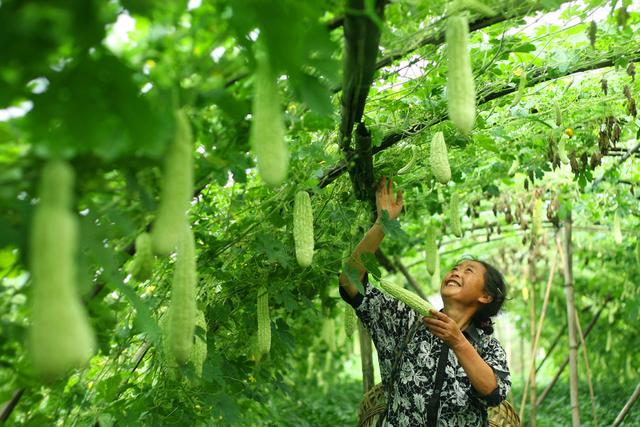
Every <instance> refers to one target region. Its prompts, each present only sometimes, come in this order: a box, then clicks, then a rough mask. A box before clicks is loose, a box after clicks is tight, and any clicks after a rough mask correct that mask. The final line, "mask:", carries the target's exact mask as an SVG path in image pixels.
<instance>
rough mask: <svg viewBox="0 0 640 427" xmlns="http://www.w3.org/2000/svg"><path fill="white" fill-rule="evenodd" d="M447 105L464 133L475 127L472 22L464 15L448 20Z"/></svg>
mask: <svg viewBox="0 0 640 427" xmlns="http://www.w3.org/2000/svg"><path fill="white" fill-rule="evenodd" d="M445 39H446V43H447V62H448V71H447V73H448V75H447V101H448V102H447V106H448V112H449V118H450V119H451V121H452V122H453V124H454V125H455V126H456V128H457V129H458V130H459V131H460V132H462V133H463V134H467V133H469V132H470V131H471V129H473V124H474V122H475V118H476V90H475V84H474V81H473V70H472V68H471V56H470V54H469V23H468V22H467V18H466V16H464V15H454V16H451V17H449V19H448V20H447V29H446V32H445Z"/></svg>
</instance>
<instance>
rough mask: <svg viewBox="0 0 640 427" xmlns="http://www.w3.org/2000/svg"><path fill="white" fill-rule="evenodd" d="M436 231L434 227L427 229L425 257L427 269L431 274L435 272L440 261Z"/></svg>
mask: <svg viewBox="0 0 640 427" xmlns="http://www.w3.org/2000/svg"><path fill="white" fill-rule="evenodd" d="M436 237H437V236H436V232H435V229H434V228H433V227H429V228H428V229H427V237H426V242H425V248H424V250H425V259H426V263H427V270H429V273H430V274H433V273H435V271H436V265H437V262H438V243H437V242H436Z"/></svg>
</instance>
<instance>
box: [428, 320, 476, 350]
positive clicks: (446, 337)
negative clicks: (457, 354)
mask: <svg viewBox="0 0 640 427" xmlns="http://www.w3.org/2000/svg"><path fill="white" fill-rule="evenodd" d="M431 316H432V317H423V318H422V321H423V322H424V324H425V326H426V327H427V328H429V330H430V331H431V332H433V334H434V335H435V336H437V337H438V338H441V339H442V340H443V341H444V342H446V343H447V344H448V345H449V347H451V348H452V349H453V348H455V347H456V346H458V345H460V344H462V343H464V341H465V339H466V338H465V337H464V335H462V331H461V330H460V328H459V327H458V324H457V323H456V322H455V321H454V320H453V319H452V318H450V317H449V316H447V315H446V314H444V313H441V312H439V311H436V310H431Z"/></svg>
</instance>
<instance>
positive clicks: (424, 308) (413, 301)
mask: <svg viewBox="0 0 640 427" xmlns="http://www.w3.org/2000/svg"><path fill="white" fill-rule="evenodd" d="M380 287H381V288H382V290H384V291H385V292H386V293H388V294H389V295H391V296H392V297H394V298H396V299H399V300H400V301H402V302H403V303H405V304H406V305H408V306H409V307H411V308H412V309H414V310H415V311H417V312H418V313H420V314H421V315H423V316H429V315H430V313H429V310H431V309H432V308H433V306H432V305H431V304H429V302H427V301H425V300H423V299H422V298H420V297H419V296H418V295H417V294H415V293H414V292H411V291H409V290H407V289H404V288H401V287H400V286H396V285H394V284H392V283H387V282H384V281H381V282H380Z"/></svg>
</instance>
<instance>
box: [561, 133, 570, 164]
mask: <svg viewBox="0 0 640 427" xmlns="http://www.w3.org/2000/svg"><path fill="white" fill-rule="evenodd" d="M566 144H567V139H566V137H565V136H564V135H562V136H561V137H560V142H558V157H559V158H560V161H561V162H562V164H564V165H568V164H569V162H570V161H571V160H570V159H569V156H568V155H567V148H566Z"/></svg>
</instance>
